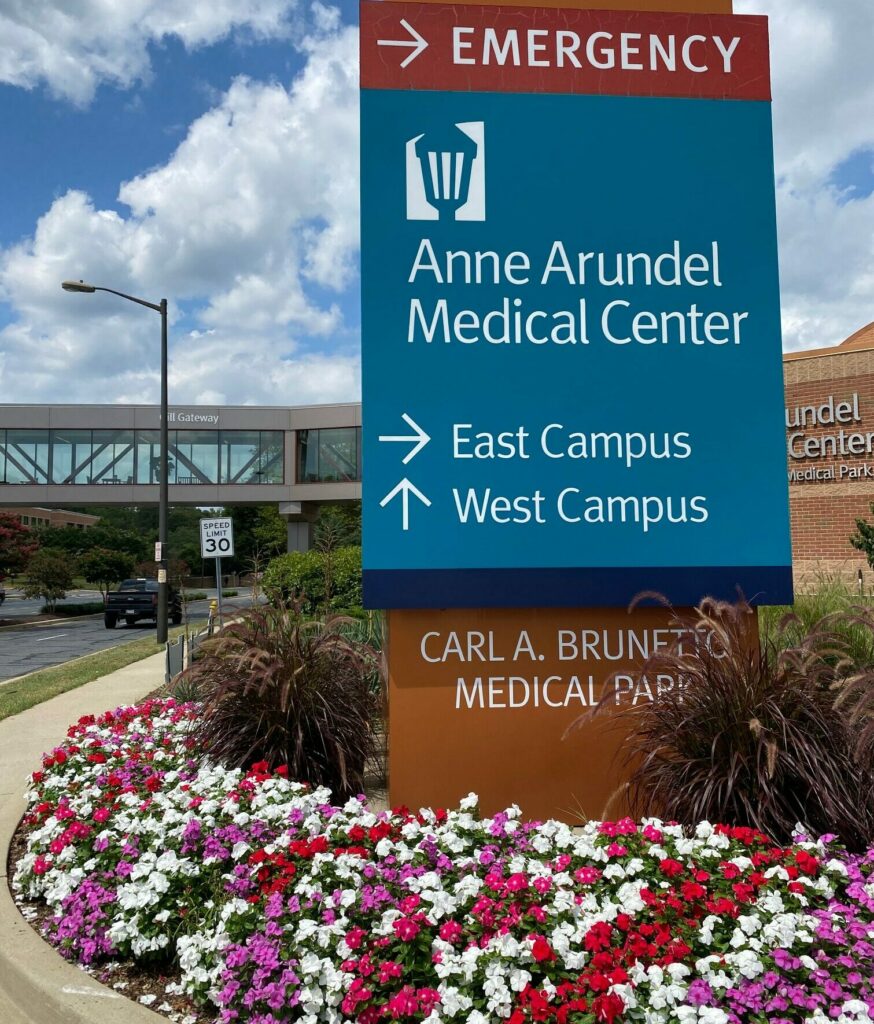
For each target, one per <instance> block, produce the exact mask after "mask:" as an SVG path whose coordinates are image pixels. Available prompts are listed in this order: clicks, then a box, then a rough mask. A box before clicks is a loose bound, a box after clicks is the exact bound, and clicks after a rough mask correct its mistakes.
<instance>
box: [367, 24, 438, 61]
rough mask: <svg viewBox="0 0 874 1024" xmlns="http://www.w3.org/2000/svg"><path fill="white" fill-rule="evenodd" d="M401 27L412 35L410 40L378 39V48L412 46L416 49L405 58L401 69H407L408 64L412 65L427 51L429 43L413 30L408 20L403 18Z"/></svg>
mask: <svg viewBox="0 0 874 1024" xmlns="http://www.w3.org/2000/svg"><path fill="white" fill-rule="evenodd" d="M401 26H402V27H403V28H405V29H406V30H407V32H409V33H410V38H409V39H377V40H376V45H377V46H412V47H414V49H413V50H412V51H411V52H410V53H408V54H407V55H406V57H404V59H403V60H402V61H401V67H402V68H405V67H406V66H407V65H408V64H411V63H412V62H413V61H414V60H415V59H416V57H418V56H419V54H420V53H422V51H423V50H425V49H427V47H428V41H427V40H426V39H423V38H422V37H421V36H420V35H419V33H418V32H417V31H416V30H415V29H414V28H413V26H412V25H411V24H410V23H409V22H408V21H407V20H406V18H401Z"/></svg>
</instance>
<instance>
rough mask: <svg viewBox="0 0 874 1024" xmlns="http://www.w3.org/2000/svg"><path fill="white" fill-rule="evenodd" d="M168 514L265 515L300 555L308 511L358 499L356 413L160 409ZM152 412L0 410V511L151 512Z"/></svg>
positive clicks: (156, 416)
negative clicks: (201, 509) (250, 510)
mask: <svg viewBox="0 0 874 1024" xmlns="http://www.w3.org/2000/svg"><path fill="white" fill-rule="evenodd" d="M167 426H168V429H169V434H170V436H169V448H168V474H169V488H170V504H171V505H198V506H219V505H221V506H226V505H246V504H250V505H266V504H270V503H272V502H276V503H277V504H278V505H279V508H280V512H281V513H282V514H283V515H284V516H286V518H287V519H288V520H289V546H290V548H299V547H306V546H308V532H309V523H310V522H311V521H312V519H313V518H314V516H315V513H316V511H317V509H318V506H319V505H322V504H326V503H337V502H344V501H352V500H355V499H357V498H360V497H361V406H360V405H359V404H348V405H312V406H290V407H264V406H171V407H170V410H169V415H168V423H167ZM160 455H161V447H160V410H159V408H158V407H157V406H151V405H0V506H14V505H32V506H42V507H51V506H59V507H64V506H68V505H149V504H157V502H158V475H159V468H160Z"/></svg>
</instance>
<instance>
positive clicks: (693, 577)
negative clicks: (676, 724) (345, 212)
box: [361, 0, 792, 814]
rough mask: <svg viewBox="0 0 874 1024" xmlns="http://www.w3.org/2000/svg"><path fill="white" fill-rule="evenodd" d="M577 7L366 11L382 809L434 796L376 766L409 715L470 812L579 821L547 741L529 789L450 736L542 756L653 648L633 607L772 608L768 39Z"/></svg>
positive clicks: (366, 254) (776, 574)
mask: <svg viewBox="0 0 874 1024" xmlns="http://www.w3.org/2000/svg"><path fill="white" fill-rule="evenodd" d="M598 6H599V7H602V8H603V7H609V8H610V9H609V10H603V9H601V10H591V9H579V8H577V7H573V6H571V7H567V6H563V7H561V9H559V8H558V5H557V6H553V7H550V6H538V5H532V4H530V3H528V4H526V5H525V6H524V8H523V7H521V6H520V7H517V6H512V5H509V4H507V5H504V4H500V3H498V4H459V5H446V4H439V5H438V4H431V3H398V2H393V0H386V2H375V0H363V2H362V4H361V82H362V102H361V109H362V114H361V116H362V306H363V314H362V327H363V379H364V439H363V440H364V458H365V461H366V464H367V474H366V476H365V479H364V495H363V505H364V596H365V604H366V605H367V606H369V607H377V608H380V607H381V608H389V609H392V611H391V612H390V614H389V623H390V642H389V675H390V693H389V702H390V711H389V714H390V734H391V744H392V746H391V749H392V762H391V765H390V774H391V778H390V787H391V797H392V799H393V800H394V799H395V794H398V793H401V792H403V794H404V798H405V800H406V802H410V803H414V802H417V800H418V799H423V798H425V797H427V798H428V799H430V798H431V794H432V793H433V792H434V787H435V786H437V785H438V783H437V781H436V780H437V779H438V778H439V777H440V775H441V773H439V772H430V773H428V772H425V771H423V770H422V768H421V766H420V767H418V768H416V767H415V765H414V764H413V762H412V760H407V759H405V758H404V755H403V754H401V755H400V757H398V756H397V755H398V751H399V750H402V749H404V744H403V742H402V741H400V740H399V742H398V745H397V746H396V745H395V739H396V737H398V736H399V735H400V734H399V731H398V729H396V728H395V723H396V722H397V721H398V717H397V716H398V714H400V715H401V716H402V717H403V718H404V721H405V726H404V727H405V728H409V726H410V723H411V722H412V720H413V719H415V718H416V714H417V713H416V712H415V710H414V709H415V708H416V707H418V709H419V715H418V721H419V722H420V724H419V727H418V728H419V733H420V737H419V738H420V740H421V741H422V742H421V743H420V750H421V751H423V752H424V756H425V757H428V758H430V757H431V756H432V754H431V753H429V752H426V751H428V750H429V743H428V739H429V737H430V736H431V723H433V722H435V721H438V720H441V721H442V725H441V726H440V729H439V731H440V735H441V736H442V737H443V740H444V743H447V742H448V743H449V744H450V745H452V746H453V750H452V756H454V755H457V756H458V757H459V758H460V761H459V762H458V763H461V762H465V765H466V769H467V770H468V772H469V775H468V777H469V778H470V781H469V782H468V784H467V788H468V789H477V788H483V785H485V786H486V788H487V789H488V791H489V793H490V794H491V798H490V803H491V804H492V808H493V809H494V804H495V803H497V802H500V801H501V800H506V801H508V802H509V801H512V800H513V799H515V797H514V795H513V794H514V793H518V792H521V791H522V789H525V791H526V794H527V797H526V799H527V801H528V802H527V803H526V805H525V806H524V808H523V809H524V810H526V812H528V813H531V812H532V811H533V810H535V809H536V810H537V812H538V813H544V812H546V813H561V812H562V807H561V803H560V801H559V802H557V801H558V793H559V791H563V792H564V793H565V794H566V799H567V801H568V803H570V802H571V801H572V800H577V802H579V803H581V804H582V805H583V808H584V810H586V811H587V812H588V813H590V814H597V813H599V812H600V810H601V807H600V806H596V805H595V803H594V802H593V801H594V800H595V797H594V790H593V789H592V788H591V787H590V788H589V789H588V790H587V789H586V787H585V786H583V787H580V786H578V785H576V784H575V783H574V782H573V780H572V779H571V778H570V777H569V776H568V774H567V773H568V771H569V770H570V769H569V766H568V765H564V766H562V758H563V757H564V754H562V755H561V756H559V755H558V753H556V752H555V750H554V751H553V753H552V754H551V753H550V750H549V744H543V743H541V744H540V745H539V746H537V755H536V756H537V757H539V758H541V759H545V760H544V763H543V771H542V773H541V775H542V777H543V778H544V779H546V778H548V779H549V785H548V786H545V785H544V786H541V787H540V789H539V790H538V789H537V787H536V786H535V787H534V788H533V789H532V788H531V787H527V788H526V787H524V786H522V785H521V783H520V780H519V778H517V777H514V776H513V774H512V773H510V774H509V776H508V775H507V773H504V776H503V777H502V781H501V784H500V785H491V784H490V783H489V782H488V779H486V778H485V777H484V772H486V771H487V770H486V768H485V766H484V762H485V761H487V760H488V758H486V757H483V758H480V759H479V762H477V757H476V755H477V753H478V752H477V751H476V749H475V748H474V754H473V756H472V757H468V758H467V759H466V761H465V757H464V754H463V750H462V747H463V744H462V743H461V742H460V741H459V743H458V744H457V745H456V744H454V743H453V741H452V740H451V739H449V738H448V737H451V736H452V735H453V731H452V728H451V727H450V723H454V724H455V734H458V735H460V733H459V730H461V731H464V730H463V729H462V727H461V723H462V722H463V721H472V720H473V719H474V718H476V720H477V723H478V724H477V729H476V730H474V732H475V734H476V735H480V736H483V737H485V736H489V737H490V739H494V740H495V742H496V743H498V744H501V743H503V744H504V746H505V747H506V748H509V747H511V746H512V744H513V743H516V744H517V752H518V750H519V748H518V742H519V737H520V735H525V734H526V733H527V734H532V735H533V734H534V733H538V734H539V730H541V728H542V729H544V730H546V731H549V730H550V729H551V730H552V732H551V735H552V736H553V738H554V742H553V747H554V748H557V747H558V745H559V743H558V741H559V737H560V736H561V734H562V732H563V726H564V725H566V724H567V723H566V722H564V723H561V722H559V721H558V718H560V717H561V716H560V715H559V714H558V706H557V704H556V702H557V701H558V700H559V696H557V694H563V697H561V700H562V701H563V703H562V705H561V706H562V708H563V709H567V708H570V707H572V706H575V707H577V708H579V709H582V710H585V708H586V707H587V706H591V703H592V700H596V699H598V698H599V697H600V693H601V687H602V686H603V685H604V684H605V683H606V682H607V677H608V676H609V673H605V672H604V671H603V669H604V668H605V666H608V665H609V666H610V668H611V671H612V672H616V671H617V670H618V671H620V672H621V671H622V670H623V669H625V670H626V674H627V670H628V668H629V666H631V665H633V664H635V663H637V664H639V663H640V661H641V659H642V658H644V657H645V655H646V653H647V652H648V651H651V650H652V649H653V647H652V645H653V644H658V643H661V642H663V640H659V639H658V633H659V630H664V629H666V628H667V622H668V618H669V616H668V615H667V613H666V612H664V611H661V612H657V611H652V612H647V613H646V616H643V613H642V612H636V613H633V614H628V613H627V612H625V611H624V609H626V608H627V607H628V605H629V604H630V603H631V601H632V600H633V599H634V598H635V596H636V595H638V594H639V593H641V592H644V591H656V592H659V593H661V594H663V595H664V596H665V597H666V598H667V599H668V600H669V601H670V602H671V603H672V604H673V605H674V606H675V607H682V606H689V605H694V604H696V603H697V602H698V601H699V600H700V599H701V598H703V597H706V596H711V597H717V598H721V599H727V600H732V599H734V598H736V596H737V593H738V591H739V590H740V591H742V592H743V593H744V594H745V595H746V596H747V597H748V598H750V599H751V600H753V601H756V602H758V603H763V604H768V603H770V604H783V603H790V602H791V599H792V577H791V552H790V542H789V514H788V493H787V485H786V479H785V449H784V439H783V423H782V421H783V384H782V357H781V334H780V309H779V288H778V276H777V247H776V216H775V201H774V177H773V146H772V137H771V112H770V73H769V65H768V28H767V20H766V19H765V18H760V17H740V16H733V15H731V14H730V13H720V12H727V11H730V9H731V7H730V3H726V2H722V0H713V3H712V5H709V4H706V3H696V4H695V5H692V6H693V7H694V9H695V10H696V11H698V12H701V13H697V14H690V13H683V12H688V11H689V10H690V5H689V4H687V3H685V2H682V0H677V2H676V3H674V4H672V3H669V2H664V3H659V4H658V5H656V4H651V3H641V4H640V5H637V6H642V7H644V8H645V9H644V10H642V11H628V10H621V11H620V10H617V8H619V7H622V8H627V7H632V6H636V5H634V4H633V3H631V2H628V3H622V4H620V3H618V2H617V3H610V4H604V3H603V2H601V3H599V4H598ZM656 6H659V7H668V8H673V11H669V12H664V11H661V12H656V11H655V10H654V8H655V7H656ZM706 8H709V10H707V11H706V13H705V12H704V11H703V9H706ZM752 509H754V512H752V513H751V514H753V515H754V516H755V529H751V528H750V522H749V518H748V515H747V514H745V513H746V511H747V510H752ZM424 609H434V611H432V612H426V611H424ZM439 609H449V610H451V611H438V610H439ZM464 609H469V610H470V611H469V612H467V613H466V614H462V612H461V611H459V610H464ZM526 609H527V612H524V613H523V611H522V610H526ZM573 609H577V611H576V612H574V611H568V610H573ZM617 609H622V611H617ZM520 615H521V616H522V617H521V619H520ZM593 615H594V619H593ZM535 620H536V622H537V630H536V632H537V633H538V639H537V641H536V642H535V641H534V640H533V639H532V636H533V632H534V631H535V630H534V623H535ZM429 627H430V628H429ZM398 630H400V631H401V633H402V635H400V634H399V633H398V632H397V631H398ZM514 634H515V640H514V639H513V637H514ZM571 635H575V636H576V637H577V647H576V654H574V653H573V649H572V645H571V644H570V641H569V636H571ZM598 635H600V636H602V637H604V636H606V637H607V638H608V640H609V641H610V649H611V650H616V649H617V647H616V644H617V643H619V642H622V644H623V647H622V650H623V652H624V653H623V654H622V655H621V657H620V658H619V660H618V661H615V660H611V659H610V658H609V657H608V656H607V655H606V654H604V653H603V652H604V649H605V648H604V644H605V643H606V642H607V641H602V643H601V646H599V645H598V644H597V643H595V639H594V637H596V636H598ZM499 636H500V637H503V640H502V642H501V643H498V641H497V638H498V637H499ZM441 643H442V645H443V646H442V647H441ZM435 647H436V648H438V649H439V651H440V653H439V657H438V655H437V654H435ZM434 659H436V660H434ZM571 668H573V669H574V671H570V669H571ZM426 678H427V681H425V680H426ZM416 680H418V682H417V681H416ZM545 683H546V684H547V685H546V689H545V690H544V684H545ZM664 685H667V682H666V681H665V683H664ZM632 699H633V700H634V702H635V703H636V702H637V701H638V700H643V699H657V687H656V690H652V691H650V692H649V693H648V694H638V695H632ZM432 700H438V702H439V701H443V705H445V707H444V710H445V712H446V715H448V719H447V718H446V717H445V716H441V715H439V714H437V713H436V711H435V709H434V708H433V707H432V708H431V710H430V711H429V712H427V714H426V713H425V712H424V708H425V707H426V705H428V704H429V702H430V701H432ZM407 701H411V702H412V703H410V704H409V705H408V704H407ZM471 702H472V703H471ZM443 705H441V706H443ZM465 708H466V711H465ZM466 712H473V713H474V714H473V715H471V714H466ZM562 713H564V711H563V712H562ZM465 715H466V717H465ZM429 716H430V717H429ZM520 723H522V727H521V729H520V725H519V724H520ZM525 723H528V726H529V728H527V729H526V727H525ZM532 723H533V724H532ZM398 728H399V727H398ZM532 729H533V731H532ZM513 737H515V738H513ZM472 739H473V737H472V736H471V735H470V734H468V737H467V740H466V741H465V742H466V743H467V745H468V747H470V744H471V742H472ZM435 749H436V748H435ZM531 749H532V748H530V746H529V747H528V748H525V747H524V745H523V748H522V752H523V753H524V752H531ZM434 756H436V755H434ZM478 763H479V767H478V766H477V765H478ZM492 763H493V764H494V763H496V762H495V761H494V759H492ZM517 763H520V764H521V763H524V759H523V760H522V761H519V762H517ZM580 771H581V772H582V767H581V769H580ZM429 775H430V781H426V776H429ZM445 777H446V776H445V774H444V775H443V778H444V779H445ZM429 786H430V787H431V788H430V789H429V788H428V787H429ZM562 787H563V789H562ZM547 790H548V791H549V795H548V796H547ZM465 791H466V790H465ZM453 794H454V790H453V791H452V792H448V791H446V790H445V789H444V790H441V796H443V797H444V798H445V799H457V798H458V797H459V796H462V795H463V792H459V793H458V794H457V795H453ZM564 813H567V809H566V807H565V809H564Z"/></svg>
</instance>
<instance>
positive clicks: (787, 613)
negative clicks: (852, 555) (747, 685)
mask: <svg viewBox="0 0 874 1024" xmlns="http://www.w3.org/2000/svg"><path fill="white" fill-rule="evenodd" d="M813 584H814V585H813V586H812V587H811V588H810V589H809V590H808V591H806V592H805V593H796V595H795V604H794V605H792V606H791V607H787V606H782V607H780V606H774V607H768V608H760V609H759V612H758V614H759V628H760V631H761V635H762V640H763V641H766V642H767V644H766V646H767V649H768V650H769V651H771V652H779V651H781V650H783V649H784V648H786V647H797V646H798V645H799V644H801V643H803V642H804V640H805V638H806V637H807V636H809V635H811V634H818V633H822V632H824V631H825V632H828V633H831V634H835V635H836V638H837V641H838V644H839V646H840V649H841V656H842V657H843V658H847V659H849V660H850V661H851V662H852V664H853V665H855V666H856V667H858V668H867V667H869V666H872V665H874V629H872V616H871V603H870V598H869V599H867V600H866V599H864V598H862V597H861V596H860V595H859V594H858V592H857V591H856V590H855V589H854V588H853V587H852V586H851V585H850V584H848V583H847V581H846V579H844V578H843V577H842V576H840V575H839V574H838V573H833V572H825V571H823V572H818V573H816V575H815V576H814V578H813Z"/></svg>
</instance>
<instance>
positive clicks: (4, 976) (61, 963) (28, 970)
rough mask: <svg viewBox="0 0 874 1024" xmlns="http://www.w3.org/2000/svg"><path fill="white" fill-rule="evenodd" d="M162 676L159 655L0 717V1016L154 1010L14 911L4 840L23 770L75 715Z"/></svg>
mask: <svg viewBox="0 0 874 1024" xmlns="http://www.w3.org/2000/svg"><path fill="white" fill-rule="evenodd" d="M163 681H164V654H163V652H162V653H160V654H156V655H153V656H152V657H150V658H146V659H145V660H143V661H138V662H136V663H134V664H133V665H128V666H126V667H125V668H122V669H119V670H118V671H117V672H113V673H111V674H110V675H108V676H104V677H103V678H101V679H96V680H95V681H94V682H93V683H88V684H86V685H85V686H81V687H79V689H77V690H71V691H70V692H68V693H62V694H61V695H60V696H58V697H54V698H53V699H52V700H49V701H46V703H44V704H39V705H37V707H35V708H31V709H30V710H29V711H24V712H22V713H21V714H19V715H14V716H13V717H12V718H7V719H6V720H5V721H3V722H0V1022H2V1024H98V1022H99V1024H155V1022H156V1021H158V1020H159V1018H158V1015H156V1014H154V1013H152V1011H151V1010H147V1009H146V1008H145V1007H144V1006H141V1005H139V1004H138V1003H133V1002H131V1001H130V1000H128V999H125V998H124V997H122V996H121V995H119V994H118V993H117V992H114V991H113V990H112V989H109V988H106V987H104V986H103V985H100V984H98V982H96V981H94V979H93V978H91V977H90V976H89V975H87V974H85V972H84V971H80V970H79V969H78V968H77V967H74V966H73V965H72V964H68V963H67V962H66V961H65V960H63V959H62V958H61V957H60V956H59V955H58V954H57V953H56V952H55V950H54V949H53V948H52V947H51V946H49V945H48V944H47V943H45V942H43V941H42V939H41V938H40V937H39V936H38V935H37V934H36V932H34V931H33V929H32V928H31V927H30V925H29V924H28V923H27V922H26V921H25V920H24V919H23V918H22V917H21V915H20V914H19V913H18V910H17V908H16V906H15V904H14V903H13V902H12V897H11V895H10V893H9V889H8V884H7V861H8V855H9V843H10V840H11V838H12V835H13V833H14V831H15V828H16V826H17V824H18V822H19V820H20V818H21V816H22V814H23V813H24V800H23V799H22V796H23V793H24V789H25V785H26V782H27V776H28V775H29V774H30V773H31V772H32V771H35V770H36V769H37V768H38V767H39V764H40V757H41V755H42V754H43V752H44V751H46V750H50V749H51V748H52V747H54V746H55V745H56V744H57V743H58V742H59V741H60V740H61V739H63V737H64V736H65V734H66V731H67V727H68V726H69V725H71V724H72V723H73V722H75V721H76V720H77V719H78V718H79V717H80V716H82V715H87V714H99V713H100V712H102V711H106V710H107V709H109V708H115V707H118V706H119V705H122V704H133V703H136V702H137V701H138V700H141V699H142V698H143V697H145V696H146V695H147V694H149V693H151V692H152V691H153V690H155V689H157V687H158V686H160V685H161V684H162V683H163Z"/></svg>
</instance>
